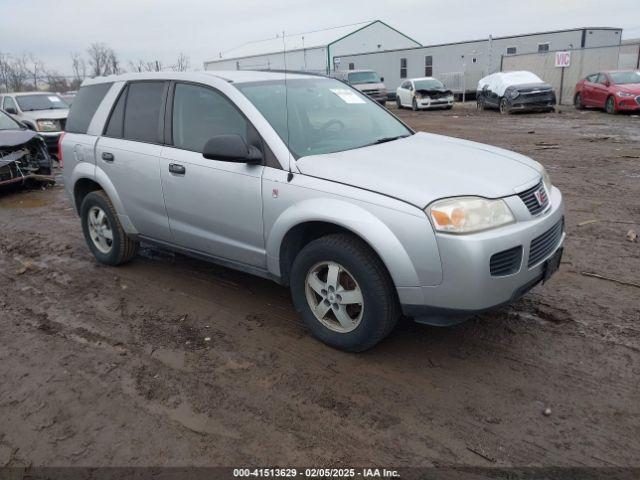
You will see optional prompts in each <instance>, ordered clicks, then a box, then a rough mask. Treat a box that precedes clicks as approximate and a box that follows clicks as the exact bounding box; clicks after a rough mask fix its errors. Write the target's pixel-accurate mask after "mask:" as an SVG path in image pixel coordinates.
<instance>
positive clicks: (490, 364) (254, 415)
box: [0, 105, 640, 466]
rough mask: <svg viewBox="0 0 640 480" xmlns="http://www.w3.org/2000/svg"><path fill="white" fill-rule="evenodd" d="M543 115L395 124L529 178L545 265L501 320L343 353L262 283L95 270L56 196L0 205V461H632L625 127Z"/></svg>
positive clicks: (634, 276)
mask: <svg viewBox="0 0 640 480" xmlns="http://www.w3.org/2000/svg"><path fill="white" fill-rule="evenodd" d="M563 110H565V111H563V112H562V113H561V114H557V113H556V114H531V115H529V114H524V115H522V114H521V115H513V116H509V117H503V116H500V115H499V114H498V113H496V112H476V111H475V109H473V108H472V106H471V105H466V106H459V105H456V107H455V108H454V109H453V110H452V111H446V112H411V111H402V112H400V115H401V116H402V117H403V118H404V119H405V120H406V121H407V122H408V123H409V124H410V125H412V126H413V127H414V128H416V129H417V130H426V131H430V132H434V133H443V134H447V135H452V136H456V137H461V138H465V139H471V140H477V141H480V142H485V143H490V144H493V145H498V146H501V147H506V148H509V149H513V150H516V151H518V152H521V153H523V154H526V155H530V156H532V157H533V158H535V159H537V160H538V161H540V162H541V163H543V164H544V165H545V166H546V167H547V169H548V170H549V172H550V174H551V176H552V179H553V181H554V183H555V184H556V185H557V186H558V187H559V188H560V189H561V190H562V191H563V193H564V195H565V200H566V203H567V217H566V219H567V229H568V237H567V243H566V252H565V257H564V260H563V264H562V266H561V269H560V271H559V272H558V274H556V276H555V277H554V278H553V279H552V280H551V281H550V282H549V283H547V284H546V285H544V286H539V287H537V288H535V289H534V290H533V291H532V292H531V293H530V294H528V295H527V296H526V297H525V298H523V299H522V300H520V301H519V302H518V303H517V304H515V305H513V306H511V307H508V308H504V309H501V310H499V311H496V312H492V313H488V314H485V315H482V316H479V317H477V318H474V319H472V320H470V321H468V322H466V323H464V324H462V325H459V326H456V327H451V328H435V327H427V326H420V325H416V324H413V323H411V322H408V321H403V322H401V324H400V325H399V326H398V328H397V329H396V330H395V331H394V333H393V334H392V335H391V337H390V338H389V339H387V340H386V341H384V342H383V343H382V344H381V345H379V346H378V347H377V348H375V349H373V350H372V351H369V352H366V353H364V354H357V355H354V354H346V353H342V352H338V351H334V350H332V349H330V348H328V347H326V346H324V345H322V344H320V343H318V342H317V341H315V340H313V339H312V338H311V337H310V336H309V335H308V334H307V333H306V332H305V330H304V329H303V327H302V325H301V322H300V321H299V320H298V318H297V317H296V315H295V313H294V311H293V307H292V305H291V301H290V298H289V292H288V290H287V289H284V288H282V287H280V286H278V285H275V284H273V283H270V282H268V281H266V280H262V279H259V278H255V277H251V276H249V275H245V274H242V273H238V272H234V271H231V270H227V269H224V268H221V267H217V266H212V265H208V264H205V263H202V262H198V261H195V260H192V259H188V258H186V257H182V256H179V255H173V254H171V253H166V252H161V251H156V250H150V249H143V250H142V251H141V252H140V255H139V256H138V257H137V258H136V259H135V260H134V261H133V262H132V263H131V264H128V265H126V266H124V267H120V268H108V267H104V266H100V265H98V264H97V263H96V262H95V261H94V260H93V257H92V256H91V255H90V254H89V251H88V249H87V248H86V246H85V243H84V240H83V238H82V233H81V230H80V222H79V220H78V218H77V216H76V214H75V212H74V211H73V210H72V207H71V205H70V203H69V201H68V200H67V198H66V196H65V195H64V192H63V189H62V187H61V186H56V187H54V188H51V189H48V190H44V191H42V190H32V191H23V192H5V193H2V194H0V317H1V318H0V466H3V465H5V466H24V465H36V466H37V465H82V466H107V465H109V466H111V465H118V466H123V465H131V466H134V465H227V466H229V465H235V466H247V465H255V466H271V465H276V464H277V465H283V466H284V465H297V466H304V465H313V466H371V465H377V466H431V465H437V466H442V465H469V466H512V465H517V466H541V465H554V466H631V465H636V466H638V462H639V459H640V436H639V435H638V433H639V432H640V387H639V381H638V379H639V378H640V287H638V284H640V243H638V242H631V241H629V240H628V239H627V232H628V231H629V230H635V231H637V232H639V233H640V158H638V157H639V156H640V118H638V117H637V116H608V115H606V114H604V113H601V112H594V111H587V112H576V111H574V110H573V109H572V108H564V109H563ZM394 111H395V110H394ZM585 272H586V273H593V274H597V275H602V276H605V277H609V278H611V279H614V280H616V281H618V282H621V283H616V282H614V281H610V280H604V279H601V278H595V277H591V276H586V275H584V273H585ZM625 283H626V284H625ZM631 284H636V285H635V286H634V285H631ZM546 409H550V415H545V414H544V411H545V410H546ZM547 413H549V412H547Z"/></svg>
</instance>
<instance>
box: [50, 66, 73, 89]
mask: <svg viewBox="0 0 640 480" xmlns="http://www.w3.org/2000/svg"><path fill="white" fill-rule="evenodd" d="M46 80H47V86H48V89H49V91H50V92H66V91H68V90H69V82H67V79H66V78H65V77H64V76H62V75H60V74H59V73H58V72H56V71H55V70H49V71H48V72H47V76H46Z"/></svg>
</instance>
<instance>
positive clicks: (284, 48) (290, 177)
mask: <svg viewBox="0 0 640 480" xmlns="http://www.w3.org/2000/svg"><path fill="white" fill-rule="evenodd" d="M284 35H285V32H284V30H283V31H282V58H283V60H284V112H285V118H286V119H287V154H288V157H287V163H288V167H289V173H288V174H287V182H291V180H293V171H291V149H290V148H289V98H288V96H289V92H288V89H287V42H286V40H285V37H284Z"/></svg>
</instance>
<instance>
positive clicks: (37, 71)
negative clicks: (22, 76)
mask: <svg viewBox="0 0 640 480" xmlns="http://www.w3.org/2000/svg"><path fill="white" fill-rule="evenodd" d="M22 58H23V64H24V66H25V68H26V69H27V71H28V73H29V76H30V77H31V80H32V82H33V89H34V90H38V80H40V78H41V77H42V75H44V73H45V68H44V63H43V62H42V60H40V59H39V58H37V57H35V56H34V55H33V54H31V53H29V54H27V55H23V56H22Z"/></svg>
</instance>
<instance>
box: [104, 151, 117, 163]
mask: <svg viewBox="0 0 640 480" xmlns="http://www.w3.org/2000/svg"><path fill="white" fill-rule="evenodd" d="M102 160H104V161H105V162H113V161H114V160H115V157H114V156H113V153H111V152H102Z"/></svg>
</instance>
